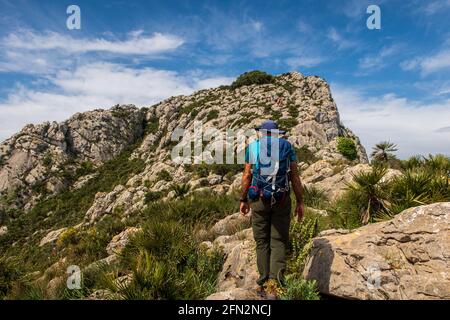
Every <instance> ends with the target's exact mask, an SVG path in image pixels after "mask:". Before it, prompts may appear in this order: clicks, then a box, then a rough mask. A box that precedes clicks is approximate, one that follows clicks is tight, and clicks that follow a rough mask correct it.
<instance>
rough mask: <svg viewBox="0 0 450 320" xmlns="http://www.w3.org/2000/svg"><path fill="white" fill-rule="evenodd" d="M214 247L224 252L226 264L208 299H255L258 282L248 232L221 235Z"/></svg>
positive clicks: (253, 250)
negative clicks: (215, 287) (214, 290)
mask: <svg viewBox="0 0 450 320" xmlns="http://www.w3.org/2000/svg"><path fill="white" fill-rule="evenodd" d="M213 246H215V247H218V248H220V249H222V250H223V252H224V254H225V262H224V265H223V269H222V271H221V273H220V275H219V278H218V283H217V289H216V292H215V293H214V294H212V295H210V296H209V297H207V298H206V299H207V300H255V299H258V296H257V295H256V289H257V284H256V280H257V279H258V277H259V275H258V270H257V268H256V250H255V242H254V240H253V232H252V230H251V229H245V230H243V231H240V232H237V233H236V234H234V235H231V236H220V237H218V238H217V239H216V240H214V242H213Z"/></svg>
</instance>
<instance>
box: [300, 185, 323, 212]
mask: <svg viewBox="0 0 450 320" xmlns="http://www.w3.org/2000/svg"><path fill="white" fill-rule="evenodd" d="M303 202H304V203H305V205H307V206H308V207H313V208H323V207H324V206H325V205H326V204H327V203H328V199H327V196H326V194H325V192H324V191H323V190H320V189H319V188H317V187H315V186H309V187H306V186H303Z"/></svg>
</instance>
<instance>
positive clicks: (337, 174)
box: [301, 160, 401, 200]
mask: <svg viewBox="0 0 450 320" xmlns="http://www.w3.org/2000/svg"><path fill="white" fill-rule="evenodd" d="M340 166H343V167H342V168H341V169H340V170H338V169H339V168H340ZM340 166H336V165H334V166H333V164H331V163H330V162H328V161H325V160H320V161H317V162H315V163H314V164H312V165H311V166H309V167H308V169H306V170H305V171H304V172H303V173H302V174H301V176H302V181H303V183H304V184H305V185H306V186H307V187H308V186H314V187H316V188H318V189H319V190H322V191H324V193H325V194H326V195H327V196H328V198H329V199H330V200H334V199H336V198H338V197H339V196H340V195H342V194H343V193H344V191H345V190H346V189H347V184H348V183H350V182H351V181H352V180H353V175H356V174H358V173H360V172H368V171H370V170H372V167H371V166H370V165H368V164H365V163H360V164H357V165H354V166H349V165H340ZM398 175H401V172H400V171H399V170H395V169H388V170H387V172H386V175H385V176H384V177H383V181H389V180H390V179H393V178H394V177H396V176H398Z"/></svg>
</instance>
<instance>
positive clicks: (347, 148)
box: [337, 137, 358, 161]
mask: <svg viewBox="0 0 450 320" xmlns="http://www.w3.org/2000/svg"><path fill="white" fill-rule="evenodd" d="M337 143H338V144H337V149H338V151H339V153H340V154H342V155H343V156H344V157H346V158H347V159H349V160H350V161H353V160H355V159H356V157H357V156H358V152H357V151H356V144H355V142H354V141H353V140H352V139H350V138H346V137H339V138H338V140H337Z"/></svg>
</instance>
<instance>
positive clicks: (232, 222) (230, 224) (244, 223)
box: [211, 212, 250, 236]
mask: <svg viewBox="0 0 450 320" xmlns="http://www.w3.org/2000/svg"><path fill="white" fill-rule="evenodd" d="M249 225H250V217H249V216H244V215H242V214H241V213H239V212H236V213H233V214H232V215H229V216H227V217H225V218H224V219H222V220H219V221H218V222H216V224H215V225H214V226H213V227H212V229H211V231H212V232H213V233H214V234H215V235H216V236H223V235H231V234H235V233H236V232H238V231H239V230H240V229H245V228H247V227H249Z"/></svg>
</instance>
